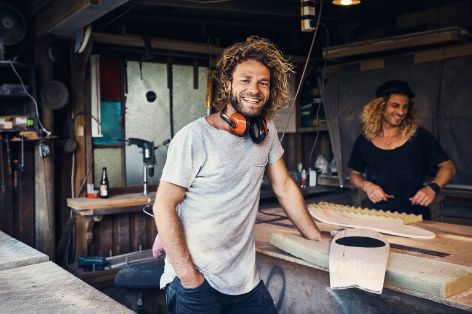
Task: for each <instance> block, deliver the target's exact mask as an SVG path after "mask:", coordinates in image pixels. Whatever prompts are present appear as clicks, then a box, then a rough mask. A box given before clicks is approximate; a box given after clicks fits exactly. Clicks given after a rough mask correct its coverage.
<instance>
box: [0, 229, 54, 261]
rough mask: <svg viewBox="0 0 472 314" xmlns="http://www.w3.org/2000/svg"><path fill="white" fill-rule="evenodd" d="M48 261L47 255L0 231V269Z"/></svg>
mask: <svg viewBox="0 0 472 314" xmlns="http://www.w3.org/2000/svg"><path fill="white" fill-rule="evenodd" d="M47 261H49V256H47V255H46V254H44V253H41V252H39V251H38V250H36V249H34V248H32V247H30V246H29V245H26V244H24V243H23V242H20V241H18V240H17V239H15V238H13V237H11V236H9V235H8V234H6V233H4V232H2V231H0V270H6V269H11V268H16V267H20V266H26V265H31V264H36V263H42V262H47Z"/></svg>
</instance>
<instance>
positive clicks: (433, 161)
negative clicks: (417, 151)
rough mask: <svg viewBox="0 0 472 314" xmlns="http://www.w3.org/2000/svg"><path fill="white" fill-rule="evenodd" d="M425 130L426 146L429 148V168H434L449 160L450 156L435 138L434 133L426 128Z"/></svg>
mask: <svg viewBox="0 0 472 314" xmlns="http://www.w3.org/2000/svg"><path fill="white" fill-rule="evenodd" d="M423 132H424V141H425V142H426V143H423V145H424V147H425V148H426V149H427V151H426V153H427V156H428V157H429V168H430V169H434V168H436V166H437V165H439V164H440V163H442V162H445V161H446V160H449V156H448V155H447V153H446V152H445V151H444V149H443V148H442V147H441V145H440V144H439V142H438V141H437V140H436V139H435V138H434V135H433V134H431V133H430V132H429V131H427V130H426V129H423Z"/></svg>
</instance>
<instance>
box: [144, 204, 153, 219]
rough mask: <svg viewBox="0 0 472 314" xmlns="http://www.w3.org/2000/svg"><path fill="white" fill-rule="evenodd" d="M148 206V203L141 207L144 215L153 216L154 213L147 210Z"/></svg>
mask: <svg viewBox="0 0 472 314" xmlns="http://www.w3.org/2000/svg"><path fill="white" fill-rule="evenodd" d="M150 207H151V206H150V205H146V206H144V207H143V213H145V214H146V215H148V216H151V217H152V218H154V215H153V214H151V213H150V212H148V210H149V208H150Z"/></svg>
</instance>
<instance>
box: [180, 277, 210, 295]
mask: <svg viewBox="0 0 472 314" xmlns="http://www.w3.org/2000/svg"><path fill="white" fill-rule="evenodd" d="M177 281H178V284H179V289H180V290H182V291H183V292H184V293H197V292H199V291H202V290H204V289H205V288H206V287H207V286H208V283H207V281H206V279H204V280H203V282H202V284H201V285H199V286H197V287H195V288H185V287H184V286H182V283H181V282H180V280H179V279H177Z"/></svg>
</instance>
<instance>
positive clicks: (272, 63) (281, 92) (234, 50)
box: [213, 36, 293, 119]
mask: <svg viewBox="0 0 472 314" xmlns="http://www.w3.org/2000/svg"><path fill="white" fill-rule="evenodd" d="M246 60H255V61H258V62H260V63H262V64H264V65H265V66H266V67H267V68H268V69H269V71H270V96H269V100H268V103H267V104H266V105H265V106H264V110H263V112H262V116H263V117H264V118H266V119H269V118H272V117H273V116H274V114H275V112H276V111H277V110H278V109H279V108H282V107H284V106H286V105H287V103H288V102H289V100H290V98H291V94H290V88H289V83H288V74H289V73H292V72H293V66H292V64H291V63H290V62H289V61H288V60H286V59H285V58H284V57H283V55H282V52H281V51H280V50H279V49H278V48H277V46H275V45H274V44H273V43H271V42H270V41H269V40H267V39H264V38H259V37H257V36H250V37H248V38H247V39H246V40H245V41H244V42H241V43H236V44H234V45H232V46H230V47H228V48H226V49H225V50H224V51H223V53H222V55H221V56H220V58H219V60H218V62H217V64H216V69H217V72H218V81H219V83H220V86H219V90H218V92H217V95H216V99H215V103H214V105H213V106H214V107H215V109H216V110H217V111H222V110H224V109H225V107H226V105H227V104H228V103H229V102H230V98H231V95H230V91H229V90H228V89H227V88H225V87H226V84H227V83H228V82H231V80H232V78H233V72H234V70H235V68H236V66H237V65H238V64H240V63H241V62H243V61H246Z"/></svg>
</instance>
